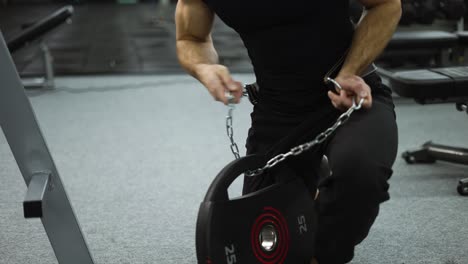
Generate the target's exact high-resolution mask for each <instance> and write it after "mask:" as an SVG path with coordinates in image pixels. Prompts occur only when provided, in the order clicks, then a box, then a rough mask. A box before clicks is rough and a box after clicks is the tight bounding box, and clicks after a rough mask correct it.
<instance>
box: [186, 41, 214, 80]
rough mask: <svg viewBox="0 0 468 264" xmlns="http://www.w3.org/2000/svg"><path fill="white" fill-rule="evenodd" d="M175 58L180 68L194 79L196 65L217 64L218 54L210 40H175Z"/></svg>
mask: <svg viewBox="0 0 468 264" xmlns="http://www.w3.org/2000/svg"><path fill="white" fill-rule="evenodd" d="M177 57H178V59H179V62H180V64H181V65H182V67H183V68H184V69H185V70H186V71H187V72H188V73H189V74H191V75H192V76H194V77H195V78H197V73H196V68H197V65H200V64H216V63H218V54H217V52H216V50H215V49H214V47H213V42H212V41H211V39H209V41H198V40H177Z"/></svg>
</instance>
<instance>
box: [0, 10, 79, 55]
mask: <svg viewBox="0 0 468 264" xmlns="http://www.w3.org/2000/svg"><path fill="white" fill-rule="evenodd" d="M72 15H73V7H72V6H66V7H63V8H61V9H59V10H57V11H56V12H54V13H52V14H50V15H49V16H47V17H45V18H43V19H41V20H39V21H38V22H36V23H34V24H32V25H31V26H29V27H27V28H26V29H24V30H23V31H21V32H20V33H19V34H17V35H15V36H13V37H12V38H10V39H8V40H7V46H8V50H9V51H10V53H14V52H15V51H17V50H19V49H21V48H22V47H24V46H25V45H27V44H29V43H30V42H32V41H35V40H37V39H39V38H41V37H43V36H44V35H45V34H46V33H48V32H50V31H52V30H53V29H55V28H57V27H58V26H60V25H61V24H63V23H64V22H65V21H67V19H69V18H70V17H71V16H72Z"/></svg>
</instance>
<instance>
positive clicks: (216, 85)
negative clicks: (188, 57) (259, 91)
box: [195, 64, 244, 105]
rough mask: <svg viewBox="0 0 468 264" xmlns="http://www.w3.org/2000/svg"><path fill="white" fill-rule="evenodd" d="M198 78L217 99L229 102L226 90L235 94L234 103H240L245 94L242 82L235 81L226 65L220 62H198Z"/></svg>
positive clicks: (196, 69) (225, 102)
mask: <svg viewBox="0 0 468 264" xmlns="http://www.w3.org/2000/svg"><path fill="white" fill-rule="evenodd" d="M195 72H196V78H197V79H198V80H199V81H200V82H201V83H202V84H203V85H204V86H205V87H206V88H207V89H208V91H209V92H210V94H211V95H212V96H213V98H214V99H215V100H216V101H220V102H223V103H224V104H226V105H227V104H228V98H227V97H226V92H230V93H231V94H232V95H233V96H234V103H236V104H237V103H239V102H240V99H241V98H242V94H243V88H244V87H243V85H242V83H241V82H237V81H234V79H232V76H231V74H230V73H229V70H228V68H226V66H223V65H220V64H198V65H197V66H196V68H195Z"/></svg>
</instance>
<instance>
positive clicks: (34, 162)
mask: <svg viewBox="0 0 468 264" xmlns="http://www.w3.org/2000/svg"><path fill="white" fill-rule="evenodd" d="M0 62H1V63H2V67H0V80H2V86H1V88H0V125H1V127H2V130H3V133H4V134H5V137H6V140H7V141H8V144H9V145H10V148H11V151H12V153H13V155H14V157H15V159H16V162H17V163H18V167H19V169H20V171H21V174H22V175H23V178H24V181H25V183H26V185H27V186H28V190H27V194H26V198H25V200H24V202H23V209H24V216H25V217H26V218H41V221H42V224H43V225H44V229H45V231H46V233H47V236H48V237H49V240H50V243H51V245H52V248H53V249H54V252H55V256H56V257H57V260H58V263H61V264H65V263H66V264H93V263H94V261H93V258H92V256H91V254H90V252H89V250H88V245H87V243H86V241H85V239H84V237H83V234H82V232H81V228H80V225H79V224H78V221H77V219H76V217H75V213H74V211H73V208H72V206H71V204H70V201H69V199H68V196H67V193H66V191H65V188H64V186H63V184H62V181H61V179H60V176H59V174H58V171H57V169H56V167H55V164H54V161H53V159H52V156H51V155H50V152H49V149H48V148H47V144H46V142H45V139H44V137H43V135H42V132H41V130H40V128H39V125H38V123H37V120H36V118H35V114H34V111H33V109H32V106H31V103H30V102H29V99H28V98H27V96H26V94H25V91H24V88H23V85H22V83H21V80H20V77H19V75H18V72H17V71H16V68H15V66H14V64H13V60H12V58H11V55H10V53H9V51H8V48H7V45H6V43H5V41H4V39H3V35H2V34H0Z"/></svg>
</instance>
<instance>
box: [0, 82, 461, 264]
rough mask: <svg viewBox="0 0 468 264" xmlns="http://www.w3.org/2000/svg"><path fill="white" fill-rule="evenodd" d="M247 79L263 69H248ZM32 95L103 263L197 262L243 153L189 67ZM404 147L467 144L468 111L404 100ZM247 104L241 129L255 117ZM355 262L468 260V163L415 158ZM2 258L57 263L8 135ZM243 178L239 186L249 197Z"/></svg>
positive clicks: (1, 159) (222, 111)
mask: <svg viewBox="0 0 468 264" xmlns="http://www.w3.org/2000/svg"><path fill="white" fill-rule="evenodd" d="M237 78H238V79H239V80H240V81H243V82H250V81H252V80H253V76H251V75H238V76H237ZM57 85H58V88H57V89H56V90H54V91H43V92H40V91H32V92H28V95H29V97H30V99H31V102H32V104H33V107H34V109H35V111H36V114H37V118H38V120H39V122H40V125H41V127H42V130H43V132H44V135H45V137H46V140H47V142H48V145H49V148H50V150H51V153H52V155H53V157H54V159H55V162H56V165H57V167H58V170H59V171H60V173H61V176H62V180H63V182H64V185H65V187H66V189H67V191H68V195H69V197H70V200H71V202H72V204H73V206H74V209H75V212H76V215H77V217H78V220H79V222H80V224H81V227H82V229H83V233H84V234H85V236H86V239H87V241H88V243H89V246H90V250H91V252H92V254H93V256H94V258H95V260H96V263H102V264H104V263H106V264H107V263H112V264H118V263H122V264H124V263H125V264H126V263H132V264H137V263H145V264H146V263H158V264H159V263H161V264H169V263H177V264H181V263H196V257H195V242H194V234H195V222H196V216H197V211H198V206H199V203H200V202H201V200H202V198H203V196H204V194H205V191H206V189H207V187H208V185H209V184H210V182H211V180H212V179H213V178H214V176H215V175H216V174H217V173H218V172H219V170H220V169H221V168H222V167H223V166H224V165H225V164H227V163H228V162H229V161H231V160H232V159H233V157H232V154H231V153H230V150H229V146H228V139H227V138H226V135H225V126H224V117H225V115H226V110H227V109H226V107H224V106H223V105H221V104H220V103H217V102H214V101H213V100H212V99H211V97H210V95H209V94H208V93H207V92H206V91H205V90H204V88H202V86H201V85H200V84H199V83H198V82H196V81H195V80H193V79H191V78H190V77H187V76H185V75H173V76H156V77H150V76H142V77H138V76H133V77H122V76H121V77H82V78H59V79H58V80H57ZM396 103H397V114H398V124H399V133H400V147H399V148H400V151H399V152H400V153H401V152H402V151H404V150H406V149H412V148H416V147H418V146H419V145H420V144H422V143H424V142H425V141H426V140H428V139H432V140H434V141H435V142H438V143H444V144H448V145H460V146H463V145H466V144H467V142H468V133H467V132H466V131H468V122H467V121H468V117H467V116H466V115H465V114H462V113H459V112H457V111H456V110H455V107H454V106H453V105H451V104H447V105H429V106H421V105H417V104H414V103H413V102H411V101H409V100H405V99H396ZM250 111H251V106H250V105H249V103H248V102H247V101H244V102H243V103H241V104H240V105H239V107H238V108H237V109H236V111H235V120H234V125H235V137H236V139H237V141H238V142H239V145H240V147H241V151H242V152H244V148H243V145H244V144H243V143H244V141H245V138H246V134H247V129H248V127H249V124H250V119H249V113H250ZM394 171H395V173H394V176H393V178H392V179H391V195H392V199H391V200H390V201H389V202H387V203H385V204H384V205H383V206H382V210H381V213H380V216H379V218H378V219H377V222H376V223H375V225H374V227H373V228H372V230H371V233H370V235H369V237H368V239H367V240H365V242H364V243H362V244H361V245H360V246H359V247H358V248H357V251H356V257H355V260H353V262H352V263H354V264H358V263H362V264H364V263H373V264H377V263H383V264H387V263H388V264H393V263H398V264H403V263H404V264H455V263H457V264H466V263H468V198H466V197H461V196H459V195H458V194H457V193H456V184H457V181H458V180H459V179H460V178H462V177H468V167H464V166H461V165H453V164H449V163H442V162H439V163H436V164H434V165H412V166H410V165H406V164H405V163H404V161H402V160H401V159H400V158H398V159H397V162H396V164H395V166H394ZM0 179H1V184H0V263H2V264H26V263H35V264H45V263H48V264H51V263H57V261H56V260H55V258H54V254H53V251H52V248H51V246H50V244H49V241H48V239H47V237H46V235H45V232H44V230H43V227H42V224H41V223H40V221H39V220H25V219H24V218H23V214H22V207H21V203H22V201H23V198H24V196H25V191H26V186H25V184H24V181H23V179H22V177H21V175H20V173H19V170H18V168H17V165H16V163H15V160H14V159H13V156H12V154H11V152H10V148H9V146H8V144H7V143H6V141H5V138H4V136H3V134H2V133H0ZM240 188H241V184H240V182H236V183H235V184H234V186H233V187H232V190H231V193H232V194H233V195H236V194H239V193H240Z"/></svg>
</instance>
